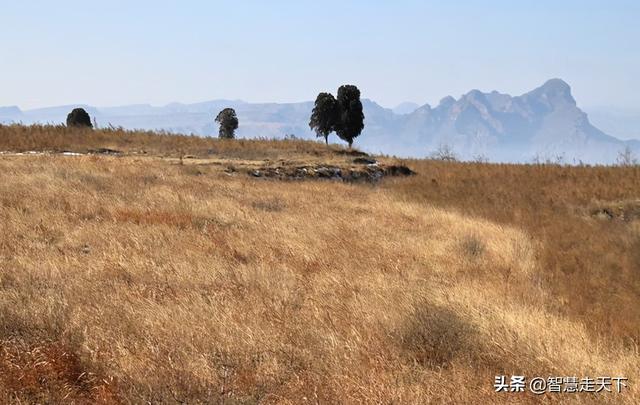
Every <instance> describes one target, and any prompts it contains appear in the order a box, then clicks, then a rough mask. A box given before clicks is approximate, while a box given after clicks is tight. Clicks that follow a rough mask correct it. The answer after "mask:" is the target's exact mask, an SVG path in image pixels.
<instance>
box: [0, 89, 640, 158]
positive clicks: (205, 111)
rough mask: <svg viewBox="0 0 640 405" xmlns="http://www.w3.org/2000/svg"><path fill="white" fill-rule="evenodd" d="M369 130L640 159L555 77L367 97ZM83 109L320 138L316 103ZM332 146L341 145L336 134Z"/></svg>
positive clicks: (187, 126) (500, 149)
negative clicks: (230, 113) (385, 102)
mask: <svg viewBox="0 0 640 405" xmlns="http://www.w3.org/2000/svg"><path fill="white" fill-rule="evenodd" d="M363 105H364V112H365V129H364V131H363V133H362V135H361V136H360V137H358V138H357V139H356V142H355V145H356V146H357V147H359V148H361V149H364V150H367V151H370V152H374V153H384V154H388V155H396V156H401V157H425V156H428V155H429V154H430V153H432V152H433V151H435V150H437V149H439V148H441V147H444V146H446V147H448V148H449V149H451V150H453V151H454V152H455V154H456V155H457V156H458V157H459V158H461V159H478V158H482V159H488V160H491V161H500V162H527V161H532V160H533V159H538V160H554V161H555V160H558V159H562V160H563V161H564V162H568V163H578V162H579V161H582V162H588V163H612V162H614V161H615V160H616V158H617V156H618V153H619V152H621V151H622V150H624V149H625V147H627V146H629V147H630V148H632V150H634V152H635V153H636V154H640V141H638V140H629V141H622V140H620V139H617V138H614V137H612V136H610V135H607V134H605V133H604V132H602V131H601V130H599V129H598V128H596V127H594V126H593V125H592V124H591V123H590V122H589V119H588V118H587V115H586V114H585V113H584V112H583V111H582V110H580V108H578V107H577V105H576V101H575V100H574V98H573V96H572V95H571V88H570V87H569V85H568V84H567V83H565V82H564V81H562V80H560V79H551V80H549V81H547V82H546V83H545V84H543V85H542V86H540V87H538V88H537V89H534V90H532V91H530V92H528V93H525V94H523V95H521V96H517V97H512V96H509V95H508V94H502V93H498V92H496V91H493V92H491V93H483V92H481V91H479V90H472V91H470V92H468V93H467V94H465V95H463V96H461V97H460V98H459V99H455V98H453V97H445V98H444V99H442V101H440V103H439V104H438V106H436V107H431V106H429V105H428V104H426V105H423V106H418V105H417V104H413V103H403V104H401V105H399V106H397V107H396V108H394V109H393V110H392V109H387V108H383V107H381V106H380V105H378V104H376V103H375V102H373V101H371V100H367V99H363ZM74 107H78V106H77V105H69V106H60V107H51V108H42V109H36V110H29V111H21V110H20V109H19V108H17V107H0V122H5V123H7V122H22V123H25V124H31V123H61V122H64V120H65V118H66V115H67V113H68V112H69V111H71V109H72V108H74ZM81 107H84V108H85V109H86V110H87V112H89V114H90V115H91V116H92V117H94V118H95V119H96V121H97V123H98V126H99V127H106V126H108V125H113V126H122V127H125V128H128V129H149V130H165V131H169V132H177V133H187V134H190V133H193V134H197V135H203V136H216V135H217V131H218V127H217V125H216V124H215V123H214V121H213V118H214V117H215V115H216V114H217V112H218V111H220V110H221V109H223V108H225V107H232V108H234V109H235V110H236V112H237V114H238V118H239V120H240V127H239V129H238V133H237V134H238V136H239V137H244V138H252V137H267V138H282V137H284V136H285V135H291V134H293V135H295V136H297V137H300V138H307V139H315V134H314V133H312V132H311V131H310V129H309V126H308V123H309V115H310V113H311V110H312V108H313V102H301V103H286V104H278V103H260V104H258V103H247V102H244V101H241V100H215V101H208V102H202V103H195V104H180V103H172V104H168V105H166V106H162V107H154V106H151V105H146V104H141V105H128V106H122V107H108V108H96V107H92V106H81ZM330 140H333V141H337V138H336V137H335V135H332V136H331V137H330Z"/></svg>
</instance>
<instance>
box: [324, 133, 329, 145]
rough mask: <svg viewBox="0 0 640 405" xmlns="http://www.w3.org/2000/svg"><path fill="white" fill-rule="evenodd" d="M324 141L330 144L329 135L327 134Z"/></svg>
mask: <svg viewBox="0 0 640 405" xmlns="http://www.w3.org/2000/svg"><path fill="white" fill-rule="evenodd" d="M324 143H326V144H327V146H329V135H325V137H324Z"/></svg>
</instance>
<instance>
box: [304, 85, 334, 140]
mask: <svg viewBox="0 0 640 405" xmlns="http://www.w3.org/2000/svg"><path fill="white" fill-rule="evenodd" d="M338 118H339V110H338V102H337V101H336V99H335V97H333V95H332V94H331V93H320V94H318V97H316V102H315V106H314V107H313V111H312V112H311V119H310V120H309V128H311V129H312V130H314V131H315V132H316V136H317V137H324V142H325V143H326V144H329V134H330V133H331V132H333V131H335V127H336V123H337V122H338Z"/></svg>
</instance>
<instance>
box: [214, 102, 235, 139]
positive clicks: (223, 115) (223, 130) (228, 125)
mask: <svg viewBox="0 0 640 405" xmlns="http://www.w3.org/2000/svg"><path fill="white" fill-rule="evenodd" d="M216 122H217V123H219V124H220V131H219V132H218V134H219V135H218V136H219V137H220V138H225V139H233V138H235V131H236V129H238V116H237V115H236V110H234V109H233V108H225V109H224V110H222V111H220V112H219V113H218V116H217V117H216Z"/></svg>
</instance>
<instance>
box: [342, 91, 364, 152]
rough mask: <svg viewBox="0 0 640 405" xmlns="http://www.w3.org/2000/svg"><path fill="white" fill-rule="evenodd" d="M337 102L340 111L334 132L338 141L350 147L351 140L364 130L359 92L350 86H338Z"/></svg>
mask: <svg viewBox="0 0 640 405" xmlns="http://www.w3.org/2000/svg"><path fill="white" fill-rule="evenodd" d="M337 101H338V107H339V109H340V119H339V120H338V124H337V126H336V128H335V131H336V134H338V136H339V137H340V139H342V140H343V141H346V142H347V143H349V147H351V145H353V140H354V139H355V138H356V137H358V135H360V133H362V130H363V129H364V112H363V111H362V102H361V101H360V90H358V88H357V87H356V86H353V85H350V84H346V85H344V86H340V88H339V89H338V97H337Z"/></svg>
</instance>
